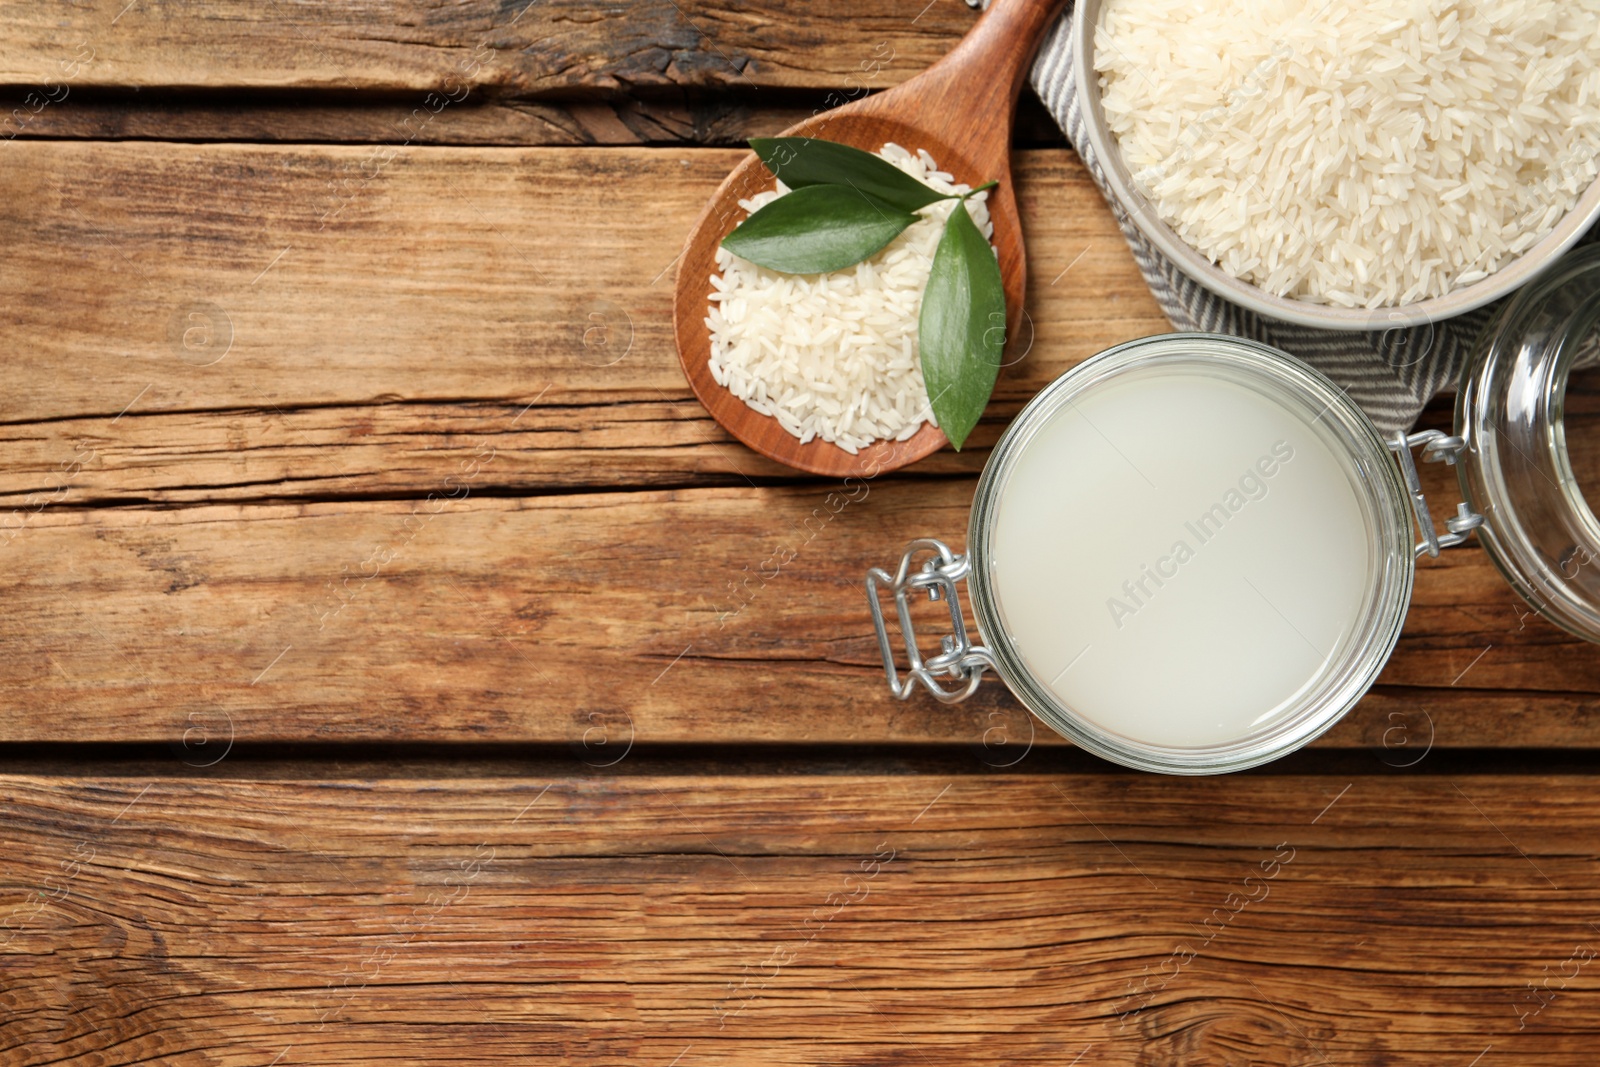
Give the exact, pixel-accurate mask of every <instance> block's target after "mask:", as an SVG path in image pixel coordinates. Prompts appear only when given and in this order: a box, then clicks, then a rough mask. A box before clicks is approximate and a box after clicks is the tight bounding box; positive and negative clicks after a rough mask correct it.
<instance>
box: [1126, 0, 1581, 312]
mask: <svg viewBox="0 0 1600 1067" xmlns="http://www.w3.org/2000/svg"><path fill="white" fill-rule="evenodd" d="M1095 69H1096V70H1097V71H1099V73H1100V87H1101V102H1102V107H1103V109H1104V111H1105V116H1106V122H1107V125H1108V126H1109V127H1110V129H1111V132H1112V133H1113V134H1114V135H1115V136H1116V139H1117V143H1118V146H1119V147H1120V149H1121V152H1122V157H1123V160H1124V162H1125V163H1126V164H1127V166H1128V169H1129V171H1130V172H1131V173H1132V175H1133V179H1134V183H1135V184H1136V185H1137V186H1138V187H1139V190H1140V191H1141V192H1142V193H1143V194H1144V195H1145V196H1146V197H1147V198H1148V199H1149V200H1150V201H1151V202H1152V204H1153V205H1154V206H1155V209H1156V213H1157V215H1159V216H1160V218H1161V219H1162V220H1163V221H1164V222H1166V223H1167V225H1169V226H1171V227H1172V228H1173V230H1174V231H1175V232H1176V233H1177V234H1178V236H1180V237H1181V238H1183V240H1184V241H1185V242H1187V243H1188V244H1189V245H1190V246H1191V247H1193V248H1195V249H1196V250H1197V251H1199V252H1200V253H1202V254H1203V255H1205V256H1207V257H1208V258H1210V259H1211V261H1212V262H1213V263H1215V264H1217V265H1218V266H1219V267H1221V268H1222V269H1223V270H1224V271H1226V272H1227V273H1228V274H1230V275H1232V276H1233V277H1235V278H1238V279H1240V280H1242V281H1245V282H1249V283H1251V284H1253V285H1256V286H1259V287H1260V288H1262V289H1265V290H1267V291H1268V292H1271V293H1274V294H1276V295H1278V296H1288V297H1295V298H1298V299H1303V300H1308V301H1313V302H1317V303H1325V304H1337V305H1342V306H1347V307H1368V308H1377V307H1392V306H1396V305H1400V304H1407V303H1411V302H1412V301H1416V300H1423V299H1428V298H1431V297H1437V296H1443V295H1444V294H1445V293H1448V292H1450V291H1451V290H1453V289H1457V288H1460V287H1462V286H1465V285H1470V284H1472V283H1473V282H1474V281H1477V280H1482V279H1483V278H1486V277H1488V276H1489V275H1490V274H1492V273H1494V271H1496V270H1497V269H1499V268H1500V267H1502V266H1504V265H1506V264H1507V263H1509V262H1510V261H1511V260H1512V259H1514V258H1516V257H1517V256H1518V255H1520V254H1521V253H1522V252H1524V251H1526V250H1527V249H1528V248H1529V247H1531V246H1532V245H1533V244H1534V243H1535V242H1536V241H1538V240H1539V239H1540V238H1542V237H1544V236H1545V235H1546V234H1548V233H1549V232H1550V230H1551V229H1552V228H1553V227H1554V226H1555V224H1556V222H1557V221H1559V219H1560V218H1561V217H1562V216H1563V215H1564V214H1566V213H1567V212H1568V211H1570V210H1571V209H1572V207H1573V205H1574V204H1576V203H1577V200H1578V197H1579V196H1580V195H1581V194H1582V193H1583V191H1584V190H1585V189H1587V188H1588V186H1589V185H1590V183H1592V182H1593V181H1594V180H1595V177H1596V173H1597V171H1600V0H1482V2H1477V3H1473V2H1468V0H1333V2H1324V0H1309V2H1307V0H1106V3H1105V5H1104V7H1103V8H1102V9H1101V17H1100V24H1099V26H1097V27H1096V30H1095Z"/></svg>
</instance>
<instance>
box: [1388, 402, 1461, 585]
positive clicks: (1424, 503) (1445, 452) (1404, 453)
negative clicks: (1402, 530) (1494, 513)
mask: <svg viewBox="0 0 1600 1067" xmlns="http://www.w3.org/2000/svg"><path fill="white" fill-rule="evenodd" d="M1419 445H1420V446H1422V459H1423V462H1425V463H1440V462H1443V463H1448V464H1450V465H1452V466H1454V465H1455V462H1456V458H1457V457H1458V456H1460V455H1461V453H1462V451H1463V450H1464V449H1465V448H1466V447H1467V443H1466V441H1464V440H1462V439H1461V438H1460V437H1452V436H1451V435H1449V434H1447V433H1445V432H1444V431H1443V430H1420V431H1418V432H1417V433H1414V434H1410V435H1407V434H1406V433H1404V432H1399V433H1396V434H1395V435H1394V438H1393V439H1392V440H1391V441H1390V442H1389V451H1391V452H1393V453H1394V455H1395V459H1396V460H1398V461H1399V463H1400V473H1401V474H1402V475H1403V476H1404V477H1405V480H1406V492H1408V493H1410V494H1411V510H1412V511H1413V512H1415V513H1416V518H1417V530H1418V532H1419V533H1421V534H1422V540H1421V541H1420V542H1418V543H1417V548H1416V554H1417V558H1418V559H1421V558H1422V557H1423V556H1425V555H1426V556H1437V555H1438V554H1439V550H1440V549H1441V548H1453V547H1455V546H1456V545H1459V544H1462V543H1463V542H1465V541H1466V539H1467V538H1468V537H1470V536H1472V531H1473V530H1476V529H1477V528H1478V527H1480V526H1482V525H1483V516H1482V515H1479V514H1478V513H1477V512H1475V511H1473V510H1472V508H1470V507H1468V506H1467V504H1466V502H1465V501H1463V502H1461V503H1460V504H1457V505H1456V513H1455V514H1454V515H1453V516H1451V517H1450V518H1448V519H1446V520H1445V524H1444V525H1445V529H1446V530H1447V531H1449V532H1447V533H1446V534H1445V535H1444V536H1443V537H1440V536H1439V535H1438V534H1437V533H1435V532H1434V529H1433V516H1432V514H1430V513H1429V511H1428V498H1427V497H1426V496H1425V495H1424V494H1423V492H1422V480H1421V479H1420V478H1418V477H1417V464H1416V462H1415V461H1414V460H1413V459H1412V458H1411V450H1412V449H1413V448H1416V447H1418V446H1419Z"/></svg>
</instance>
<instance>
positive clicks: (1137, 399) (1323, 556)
mask: <svg viewBox="0 0 1600 1067" xmlns="http://www.w3.org/2000/svg"><path fill="white" fill-rule="evenodd" d="M1317 414H1318V413H1317V412H1315V411H1305V412H1301V411H1297V410H1295V409H1294V408H1292V407H1290V406H1288V403H1287V402H1280V401H1279V400H1277V399H1275V398H1273V397H1271V396H1268V395H1265V394H1263V393H1260V392H1257V391H1256V389H1255V388H1254V387H1252V386H1251V385H1249V384H1246V383H1241V382H1237V381H1233V380H1228V379H1225V378H1222V377H1219V376H1218V375H1217V374H1216V373H1215V372H1201V371H1199V370H1195V371H1193V372H1191V371H1188V370H1186V369H1178V368H1170V367H1169V368H1167V369H1164V370H1159V371H1155V370H1133V371H1129V372H1125V373H1124V374H1122V375H1121V376H1119V377H1117V378H1114V379H1112V380H1110V381H1108V382H1105V383H1102V384H1099V385H1097V386H1095V387H1093V388H1091V389H1089V390H1087V391H1086V392H1085V393H1083V394H1081V395H1079V396H1078V397H1077V398H1076V399H1075V400H1074V401H1073V402H1072V404H1071V405H1069V406H1067V407H1064V408H1063V409H1062V410H1061V411H1059V412H1057V413H1056V414H1055V415H1054V416H1053V417H1052V419H1051V421H1050V422H1048V423H1047V424H1045V425H1044V426H1042V427H1041V428H1040V429H1039V431H1038V433H1037V434H1036V436H1035V437H1034V438H1033V439H1032V440H1031V441H1030V442H1029V443H1028V445H1027V446H1026V448H1025V449H1024V451H1023V452H1022V453H1021V454H1020V455H1019V456H1018V458H1017V460H1016V462H1015V466H1014V467H1013V469H1012V470H1011V472H1010V474H1009V476H1008V478H1007V480H1006V481H1005V483H1004V485H1003V486H1001V488H1000V493H999V498H998V502H997V505H996V514H995V520H994V528H993V536H992V542H991V551H990V553H989V556H990V558H989V560H988V561H987V565H988V567H989V575H990V580H991V584H992V588H993V591H994V597H995V601H996V603H997V606H998V609H999V613H1000V616H1001V619H1002V622H1003V624H1004V626H1005V628H1006V631H1007V634H1008V635H1009V636H1010V638H1011V640H1012V643H1013V644H1014V645H1015V647H1016V648H1017V651H1018V653H1019V654H1020V656H1021V657H1022V659H1023V662H1024V663H1025V664H1026V665H1027V667H1028V669H1029V670H1030V672H1031V673H1032V674H1033V675H1034V677H1035V678H1036V679H1037V680H1038V681H1039V683H1040V684H1042V685H1044V686H1045V687H1046V688H1047V689H1049V690H1051V691H1053V692H1054V693H1055V695H1056V697H1057V698H1058V699H1059V700H1060V702H1061V703H1062V704H1063V705H1065V706H1066V707H1068V708H1070V709H1071V710H1072V711H1073V712H1075V713H1076V714H1077V715H1079V716H1080V717H1082V718H1085V719H1088V720H1090V721H1091V722H1093V723H1095V724H1097V725H1099V726H1101V727H1103V728H1105V729H1107V730H1110V731H1113V732H1115V733H1117V734H1121V735H1122V736H1124V737H1127V738H1130V739H1132V740H1135V741H1140V742H1145V743H1147V744H1153V745H1164V746H1173V747H1195V746H1203V745H1212V744H1218V743H1223V742H1228V741H1232V740H1237V739H1239V738H1243V737H1245V736H1247V735H1249V734H1252V733H1254V732H1256V731H1258V730H1260V729H1262V728H1264V727H1268V726H1271V725H1272V724H1273V722H1274V720H1276V719H1279V718H1281V717H1282V716H1283V715H1285V714H1287V713H1288V711H1289V708H1288V707H1287V705H1289V704H1290V703H1291V702H1292V701H1293V700H1294V698H1295V697H1296V695H1297V694H1299V693H1302V692H1303V691H1304V690H1306V689H1307V687H1309V686H1312V685H1315V684H1316V683H1317V681H1318V680H1319V675H1320V674H1321V673H1322V672H1323V671H1324V670H1325V669H1327V668H1329V666H1330V661H1331V660H1335V659H1338V658H1340V657H1342V655H1343V653H1344V651H1345V648H1344V647H1343V646H1344V644H1345V642H1346V641H1348V640H1349V639H1350V637H1351V636H1352V633H1353V631H1354V630H1355V629H1356V628H1357V627H1358V626H1359V624H1360V622H1361V619H1362V617H1363V607H1364V604H1365V602H1366V600H1367V597H1368V593H1369V589H1370V587H1371V585H1372V578H1371V573H1372V570H1373V568H1374V567H1375V566H1376V561H1375V560H1374V559H1373V555H1374V550H1373V549H1372V547H1371V537H1370V534H1369V532H1368V523H1367V522H1366V521H1365V519H1364V517H1363V512H1362V507H1361V503H1360V498H1358V496H1357V495H1356V491H1355V487H1354V486H1353V485H1352V481H1351V477H1352V476H1351V474H1350V473H1349V461H1348V460H1347V459H1341V458H1339V453H1337V452H1335V451H1334V450H1333V449H1331V448H1330V447H1329V445H1328V443H1327V442H1326V441H1325V440H1324V435H1325V434H1327V432H1328V431H1327V429H1326V427H1325V426H1324V425H1322V424H1321V423H1319V422H1318V421H1316V419H1315V416H1316V415H1317ZM1217 509H1220V510H1217ZM1208 515H1209V516H1210V517H1209V519H1207V520H1206V521H1204V522H1202V521H1201V520H1202V517H1204V516H1208ZM1124 583H1126V584H1124Z"/></svg>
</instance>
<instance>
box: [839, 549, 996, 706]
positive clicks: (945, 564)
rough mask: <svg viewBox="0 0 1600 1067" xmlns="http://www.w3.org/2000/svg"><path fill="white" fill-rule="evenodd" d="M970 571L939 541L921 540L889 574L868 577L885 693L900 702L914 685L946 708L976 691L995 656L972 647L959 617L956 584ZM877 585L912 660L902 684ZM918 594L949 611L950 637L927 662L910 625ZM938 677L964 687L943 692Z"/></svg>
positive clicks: (876, 571)
mask: <svg viewBox="0 0 1600 1067" xmlns="http://www.w3.org/2000/svg"><path fill="white" fill-rule="evenodd" d="M922 553H931V555H929V556H928V558H927V559H926V560H924V561H923V563H922V566H921V567H920V568H917V569H915V570H913V565H914V564H915V563H916V559H917V556H918V555H919V554H922ZM971 570H972V563H971V560H969V559H968V558H967V557H966V556H958V555H956V554H955V553H954V552H952V551H950V546H949V545H946V544H945V543H944V542H943V541H936V540H934V539H933V538H929V537H924V538H920V539H918V540H916V541H913V542H911V544H910V545H909V546H908V547H907V548H906V551H905V555H903V556H901V557H900V566H899V569H897V570H896V571H895V572H894V574H892V575H891V574H890V573H889V572H888V571H886V570H884V569H883V568H881V567H873V568H872V569H871V570H869V571H868V572H867V604H868V606H869V607H870V608H871V609H872V625H873V627H874V628H876V630H877V633H878V649H879V651H881V652H882V653H883V672H884V674H885V675H887V676H888V679H889V691H890V692H892V693H893V694H894V695H895V696H897V697H899V698H900V699H901V700H904V699H906V698H907V697H909V696H910V695H911V693H912V690H914V689H915V688H916V685H917V683H919V682H920V683H921V684H922V686H923V687H924V688H925V689H927V690H928V692H930V693H932V694H933V695H934V696H935V697H936V698H937V699H939V700H940V701H942V702H944V703H946V704H954V703H956V702H957V701H959V700H965V699H966V698H967V697H969V696H971V695H972V694H973V692H974V691H975V690H976V689H977V688H978V683H979V682H980V681H982V680H983V672H984V671H985V670H988V669H989V668H992V667H993V666H994V657H993V656H991V655H990V653H989V650H988V649H987V648H984V647H983V646H982V645H975V644H973V643H972V639H971V638H970V637H968V636H967V624H966V620H965V619H963V618H962V615H961V598H960V597H959V596H958V595H957V593H958V590H957V587H956V583H957V582H959V581H961V579H963V578H965V577H966V576H967V575H968V573H970V572H971ZM879 586H886V587H888V589H889V590H890V591H891V592H893V593H894V606H895V612H896V614H898V615H899V617H900V634H901V636H902V637H903V638H904V639H905V645H906V654H907V655H908V657H909V658H910V660H911V669H910V670H909V671H908V672H907V673H906V676H905V678H904V680H902V679H901V677H900V674H899V671H898V670H897V669H896V668H895V662H894V660H895V655H894V649H893V647H891V645H890V643H889V628H888V625H887V623H886V622H885V621H884V617H883V603H882V600H881V598H880V596H879V592H878V589H879ZM920 590H926V591H927V595H928V599H929V600H943V601H945V603H946V604H947V605H949V608H950V629H951V631H952V632H951V633H948V634H946V635H944V637H943V638H941V639H940V642H939V644H940V651H939V654H938V655H936V656H930V657H928V659H927V660H924V659H923V658H922V651H921V650H920V649H919V648H918V647H917V631H916V628H915V627H914V626H913V625H912V623H911V604H910V597H911V594H912V592H913V591H920ZM940 677H944V678H949V679H957V680H960V681H962V682H963V683H964V684H962V685H961V686H959V687H957V688H946V687H945V686H943V685H941V684H939V681H938V678H940Z"/></svg>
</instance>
